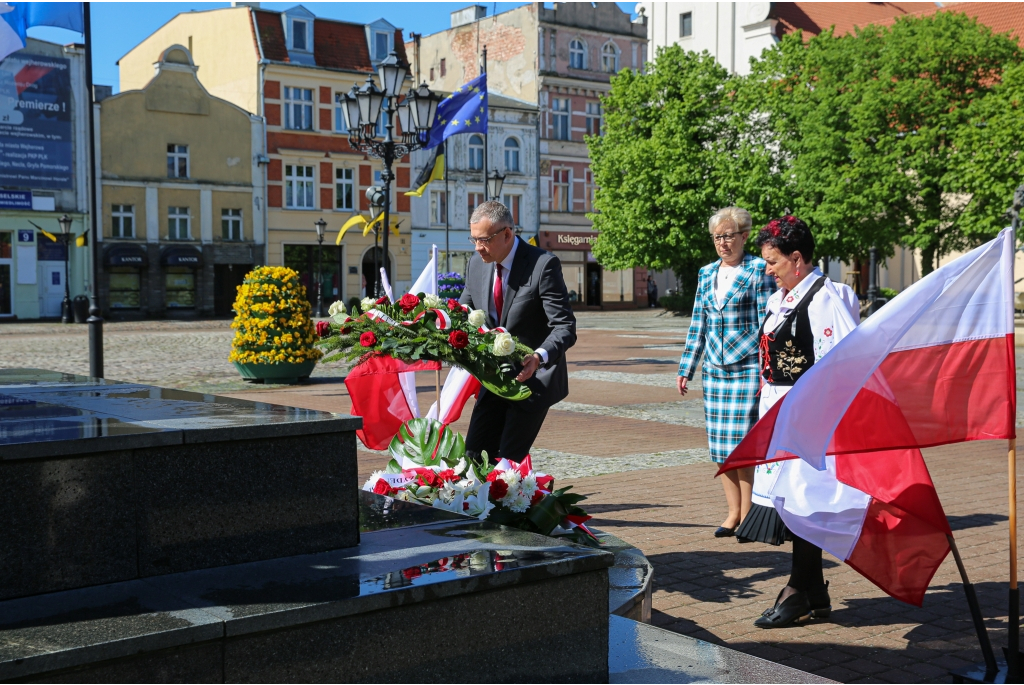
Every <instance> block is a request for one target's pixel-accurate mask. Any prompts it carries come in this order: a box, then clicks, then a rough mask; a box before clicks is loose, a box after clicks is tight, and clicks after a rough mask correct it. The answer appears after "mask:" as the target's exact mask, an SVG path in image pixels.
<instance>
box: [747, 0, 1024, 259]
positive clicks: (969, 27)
mask: <svg viewBox="0 0 1024 685" xmlns="http://www.w3.org/2000/svg"><path fill="white" fill-rule="evenodd" d="M1019 59H1020V54H1019V50H1018V48H1017V45H1016V43H1014V42H1013V41H1012V40H1010V39H1009V38H1008V37H1006V36H998V35H994V34H993V33H992V31H991V29H989V28H988V27H986V26H983V25H980V24H978V23H977V21H976V20H974V19H971V18H968V17H966V16H965V15H962V14H956V13H953V12H939V13H937V14H935V15H934V16H930V17H923V18H922V17H902V18H900V19H898V20H897V21H896V22H895V23H894V24H893V25H892V26H891V27H879V26H868V27H866V28H864V29H861V30H858V31H857V32H856V33H855V34H854V35H849V36H844V37H839V38H837V37H835V36H833V35H832V33H831V32H825V33H822V34H820V35H819V36H816V37H814V38H812V39H811V40H810V41H808V42H807V43H804V42H803V40H802V36H801V35H800V34H799V33H796V34H791V35H789V36H786V37H785V38H784V39H783V40H782V41H781V42H780V43H779V44H778V45H777V46H775V47H774V48H773V49H772V50H770V51H768V52H767V53H766V54H765V56H764V58H763V59H762V60H760V61H757V62H755V63H754V64H753V70H752V73H751V76H750V78H749V79H748V80H747V82H746V83H745V84H744V88H741V89H739V90H738V91H737V105H736V110H737V111H741V112H744V113H745V116H747V117H748V119H750V120H763V121H764V122H765V125H766V126H767V127H768V128H769V129H770V130H771V132H772V134H773V135H774V139H775V144H776V146H777V147H778V150H779V160H780V167H779V169H778V171H779V174H780V176H781V178H780V181H779V183H780V186H781V188H782V192H783V195H784V196H785V197H786V198H787V202H786V204H788V205H789V209H790V210H791V211H792V212H793V213H794V214H797V215H798V216H801V217H802V218H804V219H807V220H808V221H809V223H810V224H811V226H812V227H813V228H814V230H815V234H816V239H817V241H818V244H819V246H820V252H821V253H822V254H823V255H828V256H831V257H835V258H839V259H842V260H844V261H849V260H851V259H853V258H857V257H860V256H863V255H864V254H866V252H867V250H868V249H869V248H871V247H878V248H879V249H880V250H881V252H882V253H883V254H886V255H891V254H892V253H893V247H894V246H895V245H896V244H903V245H906V246H908V247H913V248H918V249H920V250H921V254H922V262H923V270H924V272H925V273H928V272H930V271H931V270H932V269H933V268H934V265H935V263H936V261H937V259H938V257H940V256H941V255H943V254H946V253H948V252H950V251H953V250H956V249H962V248H963V247H966V246H967V245H968V244H970V243H972V242H975V241H976V239H977V233H978V230H979V229H978V227H979V225H981V224H979V221H978V220H977V219H976V218H974V217H973V216H969V214H970V213H969V212H966V211H965V210H966V209H967V207H968V206H969V203H967V202H966V199H967V198H968V197H969V196H968V195H966V193H967V192H969V189H968V188H967V187H966V185H965V181H966V179H965V177H964V175H963V174H961V173H959V172H960V168H961V167H962V165H963V162H962V159H961V158H962V157H963V155H965V154H967V152H966V151H965V150H964V149H963V148H962V147H961V146H960V145H958V144H957V143H958V141H959V140H961V138H962V136H961V133H962V131H963V130H964V129H965V128H972V127H973V124H972V123H971V116H972V114H971V112H972V111H974V110H975V109H976V107H977V106H976V105H975V103H977V102H978V101H980V100H982V99H983V98H985V97H986V96H988V95H989V93H991V92H992V90H993V88H994V87H995V86H996V84H998V83H999V82H1000V81H1001V77H1002V72H1003V69H1004V66H1007V65H1013V64H1015V63H1017V62H1019ZM975 185H978V184H977V183H975Z"/></svg>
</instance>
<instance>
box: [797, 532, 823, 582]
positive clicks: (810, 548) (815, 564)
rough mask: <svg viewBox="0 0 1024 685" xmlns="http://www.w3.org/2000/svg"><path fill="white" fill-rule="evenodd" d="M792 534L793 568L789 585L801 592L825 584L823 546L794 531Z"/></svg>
mask: <svg viewBox="0 0 1024 685" xmlns="http://www.w3.org/2000/svg"><path fill="white" fill-rule="evenodd" d="M790 536H792V538H793V568H792V571H791V573H790V576H789V586H790V587H791V588H793V589H794V590H800V591H801V592H805V591H807V590H811V589H813V588H816V587H821V586H822V585H824V584H825V576H824V574H823V573H822V571H821V563H822V562H821V548H820V547H815V546H814V545H812V544H811V543H809V542H807V540H804V539H803V538H798V537H797V536H795V535H793V534H792V533H790Z"/></svg>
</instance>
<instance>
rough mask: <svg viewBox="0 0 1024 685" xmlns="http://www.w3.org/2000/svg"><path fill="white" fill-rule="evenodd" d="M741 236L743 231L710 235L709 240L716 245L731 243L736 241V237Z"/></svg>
mask: <svg viewBox="0 0 1024 685" xmlns="http://www.w3.org/2000/svg"><path fill="white" fill-rule="evenodd" d="M740 235H743V231H733V232H732V233H712V234H711V239H712V240H714V241H715V242H716V243H731V242H732V241H733V240H735V239H736V236H740Z"/></svg>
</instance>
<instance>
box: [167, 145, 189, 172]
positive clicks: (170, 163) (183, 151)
mask: <svg viewBox="0 0 1024 685" xmlns="http://www.w3.org/2000/svg"><path fill="white" fill-rule="evenodd" d="M167 178H188V145H168V146H167Z"/></svg>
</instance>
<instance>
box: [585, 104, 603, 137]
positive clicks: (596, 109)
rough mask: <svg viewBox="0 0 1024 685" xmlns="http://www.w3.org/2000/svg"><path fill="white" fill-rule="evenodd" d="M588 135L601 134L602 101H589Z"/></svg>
mask: <svg viewBox="0 0 1024 685" xmlns="http://www.w3.org/2000/svg"><path fill="white" fill-rule="evenodd" d="M587 135H588V136H599V135H601V103H600V102H588V103H587Z"/></svg>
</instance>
